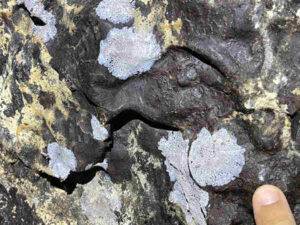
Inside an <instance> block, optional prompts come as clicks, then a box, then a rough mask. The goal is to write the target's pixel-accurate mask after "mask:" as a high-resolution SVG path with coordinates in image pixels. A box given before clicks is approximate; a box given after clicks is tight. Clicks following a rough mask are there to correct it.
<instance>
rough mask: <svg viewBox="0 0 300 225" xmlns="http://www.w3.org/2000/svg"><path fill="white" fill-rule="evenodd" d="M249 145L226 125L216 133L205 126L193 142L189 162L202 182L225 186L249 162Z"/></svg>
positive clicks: (195, 175)
mask: <svg viewBox="0 0 300 225" xmlns="http://www.w3.org/2000/svg"><path fill="white" fill-rule="evenodd" d="M244 152H245V149H244V148H243V147H241V146H239V145H238V144H237V139H236V138H235V137H234V136H233V135H231V134H230V133H229V132H228V131H227V130H226V129H224V128H222V129H220V130H218V131H216V132H215V133H214V134H213V135H211V134H210V132H209V131H208V130H207V129H206V128H202V130H201V131H200V133H199V134H198V135H197V139H196V140H195V141H194V142H193V143H192V145H191V150H190V154H189V166H190V171H191V174H192V176H193V178H194V179H195V180H196V182H197V183H198V184H199V185H200V186H207V185H212V186H222V185H225V184H228V183H229V182H230V181H232V180H234V179H235V178H236V177H238V176H239V174H240V173H241V171H242V168H243V166H244V164H245V157H244Z"/></svg>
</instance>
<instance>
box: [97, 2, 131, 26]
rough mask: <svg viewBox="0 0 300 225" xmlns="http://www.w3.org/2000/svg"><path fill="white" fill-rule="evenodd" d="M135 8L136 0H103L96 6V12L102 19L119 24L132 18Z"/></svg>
mask: <svg viewBox="0 0 300 225" xmlns="http://www.w3.org/2000/svg"><path fill="white" fill-rule="evenodd" d="M134 10H135V1H134V0H103V1H101V2H100V3H99V5H98V7H97V8H96V13H97V15H98V16H99V18H100V19H103V20H108V21H110V22H112V23H114V24H119V23H127V22H129V21H130V20H132V19H133V18H134Z"/></svg>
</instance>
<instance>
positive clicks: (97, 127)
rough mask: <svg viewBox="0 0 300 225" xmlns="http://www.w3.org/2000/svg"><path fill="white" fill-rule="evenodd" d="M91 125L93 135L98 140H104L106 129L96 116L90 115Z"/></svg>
mask: <svg viewBox="0 0 300 225" xmlns="http://www.w3.org/2000/svg"><path fill="white" fill-rule="evenodd" d="M91 126H92V130H93V137H94V139H96V140H98V141H105V140H106V139H107V138H108V131H107V129H106V128H105V127H104V126H103V125H102V124H101V123H100V121H99V120H98V119H97V118H96V116H94V115H92V119H91Z"/></svg>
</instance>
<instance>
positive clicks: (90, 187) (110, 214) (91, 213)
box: [80, 172, 122, 225]
mask: <svg viewBox="0 0 300 225" xmlns="http://www.w3.org/2000/svg"><path fill="white" fill-rule="evenodd" d="M83 189H84V191H83V193H82V196H81V199H80V203H81V209H82V211H83V213H84V214H85V215H86V216H87V218H88V219H89V221H90V223H91V224H94V225H104V224H109V225H117V224H119V223H118V218H117V216H116V214H115V212H120V210H121V208H122V202H121V199H120V196H119V192H118V190H116V189H115V187H114V184H113V183H112V182H111V180H110V178H109V177H108V176H107V175H106V174H104V173H103V172H101V173H100V174H97V175H96V176H95V178H94V179H93V180H92V181H91V182H89V183H88V184H86V185H84V187H83Z"/></svg>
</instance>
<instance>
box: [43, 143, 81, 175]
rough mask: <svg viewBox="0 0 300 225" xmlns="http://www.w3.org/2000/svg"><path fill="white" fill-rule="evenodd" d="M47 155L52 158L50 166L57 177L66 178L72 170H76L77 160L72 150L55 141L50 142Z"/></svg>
mask: <svg viewBox="0 0 300 225" xmlns="http://www.w3.org/2000/svg"><path fill="white" fill-rule="evenodd" d="M47 155H48V157H49V158H50V161H49V167H50V168H51V170H52V172H53V175H54V176H55V177H57V178H61V179H63V180H65V179H66V178H67V177H68V175H69V174H70V171H75V169H76V166H77V160H76V157H75V155H74V153H73V152H72V151H71V150H69V149H67V148H65V147H63V146H60V145H59V144H58V143H56V142H54V143H50V144H48V147H47Z"/></svg>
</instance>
